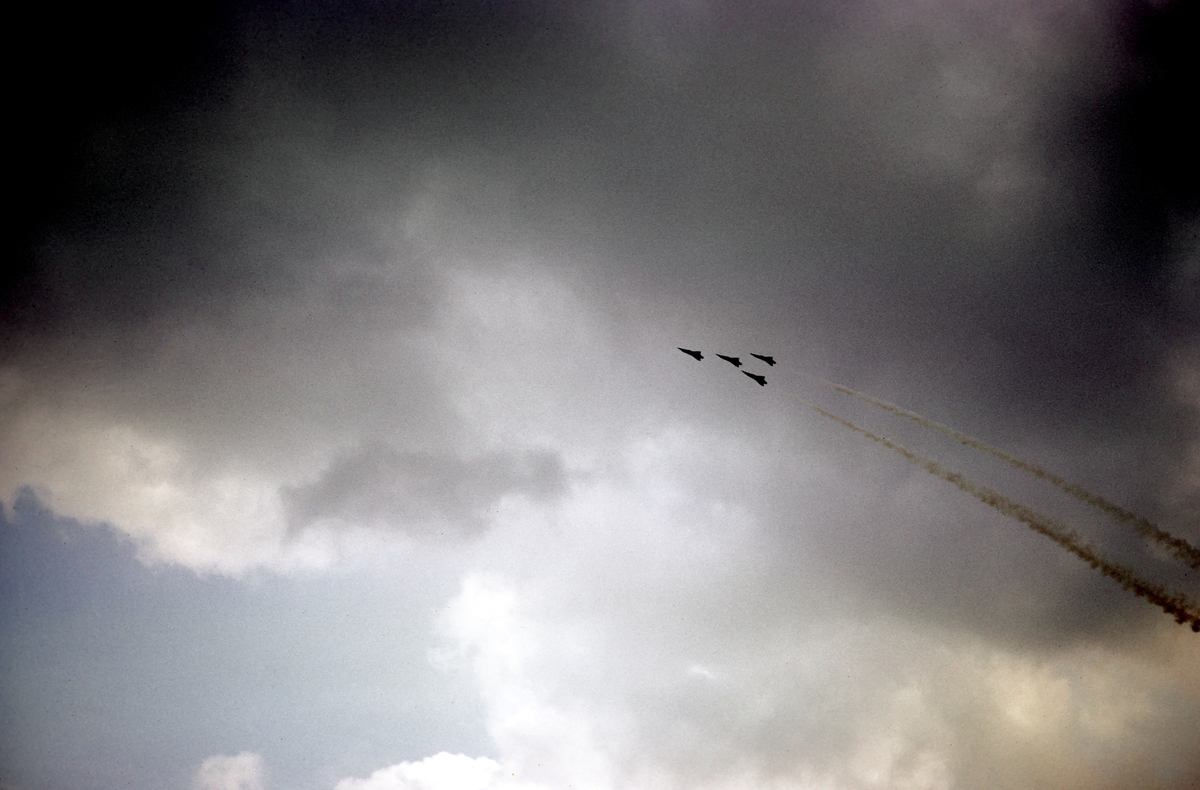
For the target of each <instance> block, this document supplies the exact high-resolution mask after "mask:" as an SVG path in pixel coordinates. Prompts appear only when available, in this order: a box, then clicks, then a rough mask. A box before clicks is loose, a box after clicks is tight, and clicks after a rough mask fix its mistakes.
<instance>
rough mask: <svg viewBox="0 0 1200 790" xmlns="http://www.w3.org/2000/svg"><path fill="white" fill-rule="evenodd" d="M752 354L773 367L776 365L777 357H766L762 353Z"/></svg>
mask: <svg viewBox="0 0 1200 790" xmlns="http://www.w3.org/2000/svg"><path fill="white" fill-rule="evenodd" d="M750 356H752V357H754V358H755V359H761V360H762V361H763V362H766V363H767V364H768V365H770V366H771V367H775V357H764V356H763V355H762V354H751V355H750Z"/></svg>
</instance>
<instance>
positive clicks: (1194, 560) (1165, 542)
mask: <svg viewBox="0 0 1200 790" xmlns="http://www.w3.org/2000/svg"><path fill="white" fill-rule="evenodd" d="M818 381H820V382H821V383H822V384H824V385H825V386H827V387H831V388H833V389H835V390H837V391H838V392H841V393H843V394H845V395H849V396H850V397H852V398H858V399H859V400H860V401H863V402H864V403H869V404H871V405H872V406H876V407H878V408H880V409H883V410H884V411H887V412H891V413H892V414H895V415H897V416H900V417H904V418H906V419H909V420H912V421H913V422H915V423H917V424H918V425H923V426H924V427H926V428H932V429H933V430H935V431H937V432H939V433H942V434H945V435H946V436H949V437H950V438H951V439H954V440H955V441H957V442H960V443H962V444H965V445H966V446H967V447H973V448H975V449H976V450H982V451H983V452H985V453H987V454H989V455H991V456H993V457H995V458H999V459H1000V460H1001V461H1004V462H1005V463H1006V464H1009V465H1010V466H1014V467H1016V468H1017V469H1020V470H1021V471H1024V472H1028V473H1029V474H1031V475H1033V476H1034V477H1037V478H1038V479H1040V480H1045V481H1046V482H1047V483H1049V484H1050V485H1052V486H1054V487H1055V488H1058V489H1059V490H1061V491H1064V492H1066V493H1068V494H1070V495H1071V496H1073V497H1075V498H1076V499H1078V500H1080V501H1081V502H1086V503H1087V504H1089V505H1092V506H1093V507H1096V508H1099V509H1100V510H1103V511H1104V512H1105V513H1108V514H1109V515H1110V516H1112V517H1113V518H1115V519H1116V520H1117V521H1119V522H1121V523H1123V524H1129V525H1130V526H1132V527H1133V528H1134V529H1135V530H1137V532H1138V534H1139V535H1141V536H1142V537H1144V538H1146V539H1147V540H1152V541H1154V542H1155V543H1157V544H1159V545H1160V546H1162V547H1163V548H1165V549H1166V550H1167V551H1169V552H1170V553H1171V554H1173V555H1175V556H1176V557H1177V558H1179V559H1180V560H1182V561H1183V562H1184V563H1185V564H1186V565H1189V566H1190V567H1192V568H1195V569H1197V570H1200V549H1197V548H1196V547H1195V546H1193V545H1192V544H1190V543H1188V542H1187V541H1186V540H1184V539H1183V538H1177V537H1175V536H1174V535H1172V534H1171V533H1169V532H1167V531H1166V530H1164V529H1162V528H1161V527H1159V526H1158V525H1157V524H1155V523H1154V522H1152V521H1150V520H1149V519H1145V518H1142V517H1141V516H1139V515H1137V514H1136V513H1131V512H1129V511H1128V510H1126V509H1125V508H1123V507H1121V506H1120V505H1117V504H1115V503H1113V502H1110V501H1108V500H1107V499H1105V498H1104V497H1102V496H1100V495H1099V494H1093V493H1092V492H1091V491H1088V490H1087V489H1085V488H1083V487H1082V486H1080V485H1076V484H1075V483H1072V482H1070V481H1069V480H1064V479H1063V478H1061V477H1059V476H1058V475H1056V474H1054V473H1053V472H1050V471H1048V470H1046V469H1043V468H1042V467H1040V466H1038V465H1037V464H1034V463H1030V462H1029V461H1022V460H1021V459H1020V458H1016V457H1014V456H1011V455H1009V454H1008V453H1006V452H1004V451H1003V450H998V449H996V448H995V447H992V446H990V445H988V444H985V443H984V442H981V441H980V440H978V439H975V438H972V437H970V436H967V435H966V434H964V433H961V432H959V431H956V430H954V429H953V428H950V427H949V426H946V425H942V424H941V423H937V422H934V421H933V420H928V419H926V418H924V417H922V416H921V415H919V414H914V413H913V412H911V411H908V410H907V409H902V408H900V407H899V406H896V405H893V404H891V403H888V402H887V401H882V400H879V399H878V398H873V397H871V396H870V395H867V394H865V393H862V392H858V391H856V390H852V389H850V388H849V387H843V386H842V385H840V384H834V383H833V382H832V381H826V380H825V379H818Z"/></svg>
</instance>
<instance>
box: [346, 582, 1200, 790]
mask: <svg viewBox="0 0 1200 790" xmlns="http://www.w3.org/2000/svg"><path fill="white" fill-rule="evenodd" d="M565 583H566V582H565V580H564V579H560V580H559V581H557V582H550V583H549V584H548V580H547V579H545V578H540V579H536V580H530V582H529V583H526V584H514V583H513V582H511V581H506V580H504V579H501V578H498V577H482V576H472V577H469V578H467V579H466V580H465V581H464V583H463V586H462V589H461V592H460V593H459V594H458V595H457V596H456V597H455V598H454V599H453V600H452V601H451V602H450V603H449V605H448V606H447V607H446V608H445V610H444V613H443V615H442V618H441V622H440V630H441V633H442V634H443V636H444V637H445V638H446V639H447V640H448V642H449V645H448V650H447V651H444V652H443V653H442V656H441V659H440V660H442V661H446V660H457V661H462V662H465V663H466V664H467V665H468V666H469V667H470V669H471V671H472V673H473V675H474V677H475V680H476V682H477V684H478V687H479V691H480V693H481V695H482V697H483V700H484V702H485V705H486V710H487V714H486V716H487V724H488V731H489V733H490V735H491V736H492V739H493V741H494V743H495V753H494V754H493V755H492V756H491V757H487V758H485V757H479V758H474V759H472V758H468V757H465V756H463V755H457V756H451V755H446V754H441V755H436V756H435V757H431V758H428V759H427V760H425V761H421V762H412V763H401V764H399V765H397V766H392V767H391V768H388V769H384V770H382V771H379V772H377V773H376V774H374V775H373V776H372V777H371V779H369V780H344V781H343V783H342V784H339V785H338V790H351V789H353V790H359V788H362V789H363V790H366V788H371V790H375V788H380V789H382V788H410V787H412V788H416V787H421V788H424V787H431V788H432V787H440V786H441V785H439V784H436V783H435V782H436V781H440V780H441V777H442V776H444V775H447V774H449V773H450V772H452V771H459V770H461V771H466V772H468V776H470V777H472V778H471V779H470V780H468V781H470V782H471V784H470V786H472V787H475V786H478V787H486V788H491V787H493V786H496V787H500V786H504V785H503V784H500V783H499V779H500V778H503V780H505V781H513V782H515V783H517V786H521V787H526V786H536V787H566V786H573V787H595V788H600V789H601V790H604V789H605V788H617V787H629V786H634V787H645V788H664V789H665V788H678V787H699V788H711V789H712V790H717V789H718V788H720V789H722V790H724V789H725V788H754V789H755V790H758V789H761V790H782V789H783V788H814V787H816V788H828V789H829V790H850V789H851V788H854V789H859V788H870V787H896V788H912V789H914V790H915V789H921V790H946V789H947V788H952V787H989V788H1017V787H1024V786H1027V785H1028V783H1029V782H1030V781H1035V782H1037V783H1038V784H1046V785H1055V786H1075V785H1079V786H1094V785H1096V782H1097V781H1098V779H1099V777H1100V776H1101V775H1103V776H1105V777H1108V778H1110V779H1112V780H1113V781H1117V782H1121V783H1128V784H1136V785H1139V786H1141V785H1145V786H1148V787H1163V788H1166V787H1171V786H1174V783H1176V782H1178V781H1181V780H1183V779H1184V777H1187V776H1190V775H1191V774H1190V772H1192V771H1194V770H1195V769H1196V765H1195V764H1194V763H1195V761H1194V759H1192V758H1182V759H1181V757H1180V755H1181V753H1182V752H1181V751H1180V750H1181V749H1182V750H1183V751H1184V752H1186V751H1187V748H1186V746H1185V742H1186V741H1188V739H1189V736H1188V735H1187V734H1186V733H1185V731H1186V722H1187V721H1189V714H1188V710H1189V705H1190V704H1191V702H1192V701H1200V697H1197V694H1200V687H1197V686H1196V685H1195V683H1194V682H1193V681H1192V680H1191V679H1189V670H1188V669H1186V666H1185V665H1186V662H1188V661H1189V660H1191V659H1190V658H1189V657H1192V656H1194V654H1195V653H1196V650H1197V649H1198V648H1197V646H1196V643H1195V638H1194V636H1192V635H1191V634H1190V633H1184V632H1182V631H1180V630H1178V629H1175V630H1171V629H1170V628H1167V629H1160V630H1158V631H1156V632H1155V633H1154V634H1151V635H1149V636H1148V638H1146V639H1143V640H1141V641H1139V642H1137V643H1135V644H1125V645H1124V646H1121V647H1117V648H1115V649H1109V648H1105V647H1101V646H1098V645H1088V644H1079V645H1076V646H1074V647H1072V648H1070V649H1066V650H1060V651H1056V652H1054V653H1051V654H1045V655H1040V656H1031V655H1025V654H1023V653H1022V651H1020V650H1017V651H1009V650H1005V649H1001V648H997V647H995V646H992V645H989V644H986V643H984V642H982V641H980V640H977V639H975V638H973V637H971V636H969V635H967V634H963V633H957V634H956V633H953V632H948V631H936V630H925V629H917V628H914V627H913V625H912V624H907V623H903V622H897V621H889V620H886V619H883V618H879V619H874V620H872V621H870V622H858V623H853V622H847V621H845V620H834V619H825V618H823V617H821V616H820V615H818V616H817V617H816V619H815V621H814V622H812V623H810V624H809V625H807V626H800V627H798V625H797V623H796V621H795V620H794V619H788V618H784V619H780V620H778V621H776V622H775V623H773V624H771V625H765V628H766V632H767V633H766V634H764V633H763V632H761V631H756V632H755V633H754V635H753V636H748V635H747V636H743V637H738V636H736V635H734V634H733V633H731V632H730V631H728V630H718V629H717V627H716V623H714V622H706V621H705V620H704V618H703V617H702V616H700V617H696V616H695V613H692V612H689V610H688V609H687V607H686V604H685V599H686V596H687V595H688V593H687V592H686V591H685V589H684V588H682V587H677V588H676V597H675V598H674V600H673V601H672V602H671V603H670V604H668V605H665V606H664V605H660V604H656V603H654V602H653V599H649V600H647V601H645V602H644V603H642V604H641V605H639V603H637V602H634V601H624V600H623V599H620V598H612V599H609V601H608V602H607V603H606V604H605V605H603V606H602V607H597V608H596V609H594V610H593V611H592V612H590V613H584V612H580V611H579V610H578V609H576V608H574V607H569V608H563V607H561V606H560V605H559V604H558V603H557V602H558V601H559V600H561V598H562V597H563V596H564V594H565V595H568V596H569V595H573V594H574V593H573V592H571V591H568V590H567V589H564V587H563V585H564V584H565ZM764 604H765V602H764ZM681 615H682V616H683V617H684V618H685V619H686V620H687V622H688V623H689V624H690V628H679V627H678V626H677V625H676V624H674V623H672V622H671V621H672V620H678V619H679V618H680V616H681ZM760 625H764V624H762V623H761V621H760ZM689 630H690V631H691V632H692V633H690V634H689V633H688V631H689ZM647 633H654V634H655V636H656V638H655V639H653V640H652V641H647V640H646V639H645V635H646V634H647ZM709 640H711V641H709ZM698 646H702V648H703V650H704V653H703V658H704V662H705V664H704V665H705V670H704V671H703V672H697V671H696V670H697V667H698V665H697V663H696V662H695V661H694V659H695V657H696V656H697V654H696V652H694V651H695V650H696V648H697V647H698ZM455 656H457V658H454V657H455ZM1147 658H1150V661H1149V663H1147ZM689 659H693V660H691V661H689ZM708 667H715V668H716V669H713V670H710V669H708ZM1164 693H1166V694H1174V695H1178V696H1177V697H1176V699H1177V701H1178V702H1179V704H1178V705H1171V706H1167V707H1164V706H1162V705H1161V704H1159V703H1158V702H1157V700H1159V698H1160V695H1162V694H1164ZM1097 772H1099V773H1097ZM427 777H428V778H427ZM434 777H437V778H436V779H435V778H434ZM421 781H424V782H426V784H420V783H419V782H421ZM360 782H378V784H359V783H360ZM488 782H497V784H495V785H493V784H489V783H488Z"/></svg>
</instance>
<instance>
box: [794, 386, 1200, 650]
mask: <svg viewBox="0 0 1200 790" xmlns="http://www.w3.org/2000/svg"><path fill="white" fill-rule="evenodd" d="M793 397H794V396H793ZM796 400H797V401H799V402H800V403H802V404H803V405H805V406H807V407H808V408H810V409H812V410H813V411H815V412H816V413H817V414H820V415H821V416H823V417H826V418H828V419H830V420H833V421H834V422H836V423H838V424H840V425H844V426H845V427H847V428H849V429H850V430H852V431H854V432H856V433H859V434H861V435H863V436H865V437H867V438H868V439H870V440H871V441H873V442H877V443H879V444H881V445H883V446H884V447H886V448H888V449H889V450H894V451H896V452H897V453H899V454H900V455H902V456H904V457H905V458H906V459H908V460H909V461H911V462H912V463H914V464H916V465H917V466H919V467H921V468H922V469H924V470H925V471H926V472H929V473H930V474H931V475H935V476H937V477H940V478H942V479H943V480H945V481H947V482H949V483H953V484H954V485H955V486H957V487H958V488H959V489H960V490H962V491H965V492H966V493H968V494H970V495H971V496H973V497H975V498H976V499H978V500H979V501H980V502H983V503H984V504H985V505H989V506H991V507H993V508H995V509H996V510H998V511H1000V512H1001V513H1003V514H1004V515H1006V516H1009V517H1010V518H1015V519H1016V520H1018V521H1020V522H1021V523H1023V524H1025V525H1026V526H1028V527H1029V528H1030V529H1032V530H1033V531H1034V532H1037V533H1039V534H1041V535H1045V536H1046V537H1047V538H1049V539H1050V540H1052V541H1054V542H1055V543H1057V544H1058V545H1059V546H1061V547H1062V548H1064V549H1066V550H1067V551H1069V552H1071V553H1072V554H1074V555H1075V556H1076V557H1079V558H1080V559H1081V560H1083V561H1084V562H1086V563H1087V564H1088V565H1091V566H1092V567H1093V568H1095V569H1096V570H1098V571H1100V573H1102V574H1104V575H1105V576H1107V577H1109V578H1110V579H1112V580H1114V581H1116V582H1117V583H1118V584H1120V585H1121V586H1122V587H1124V588H1125V589H1126V590H1129V591H1130V592H1132V593H1133V594H1134V595H1137V596H1139V597H1142V598H1145V599H1146V600H1147V601H1149V602H1150V603H1153V604H1156V605H1157V606H1159V607H1160V608H1162V610H1163V611H1164V612H1166V613H1167V614H1169V615H1171V616H1172V617H1174V618H1175V621H1176V622H1178V623H1191V626H1192V630H1193V631H1197V632H1200V607H1197V605H1196V604H1194V603H1192V602H1191V601H1190V600H1188V599H1187V598H1186V597H1185V596H1184V595H1182V594H1180V593H1169V592H1167V591H1166V590H1164V589H1163V588H1161V587H1159V586H1158V585H1156V584H1152V583H1151V582H1148V581H1144V580H1143V579H1140V578H1138V576H1137V575H1136V574H1135V573H1134V572H1133V571H1132V570H1130V569H1129V568H1126V567H1125V566H1123V565H1120V564H1118V563H1115V562H1110V561H1109V560H1106V559H1105V558H1103V557H1101V556H1100V555H1099V554H1098V553H1097V552H1096V550H1095V549H1094V548H1092V547H1091V546H1090V545H1088V543H1087V542H1086V541H1085V540H1084V539H1083V538H1081V537H1080V536H1079V535H1078V534H1077V533H1076V532H1074V531H1073V530H1071V529H1070V528H1069V527H1067V526H1066V525H1064V524H1061V523H1059V522H1058V521H1056V520H1055V519H1053V518H1050V517H1049V516H1046V515H1043V514H1041V513H1038V512H1037V511H1036V510H1033V509H1031V508H1028V507H1026V506H1025V505H1022V504H1020V503H1018V502H1014V501H1013V500H1011V499H1009V498H1008V497H1006V496H1004V495H1003V494H1000V493H998V492H996V491H993V490H992V489H990V488H987V487H986V486H982V485H980V484H978V483H976V482H974V481H972V480H968V479H967V478H966V477H963V476H962V475H961V474H959V473H958V472H952V471H950V470H949V469H946V468H945V467H943V466H942V465H941V464H939V463H938V462H937V461H934V460H933V459H931V458H925V457H924V456H921V455H917V454H916V453H914V452H912V451H911V450H909V449H907V448H905V447H902V446H900V445H898V444H896V443H895V442H893V441H891V440H889V439H885V438H884V437H882V436H878V435H876V434H874V433H871V432H870V431H868V430H867V429H865V428H861V427H859V426H857V425H855V424H854V423H852V422H850V421H849V420H846V419H843V418H841V417H839V416H837V415H836V414H833V413H831V412H828V411H825V410H824V409H822V408H821V407H820V406H817V405H816V404H813V403H809V402H808V401H806V400H804V399H803V398H796Z"/></svg>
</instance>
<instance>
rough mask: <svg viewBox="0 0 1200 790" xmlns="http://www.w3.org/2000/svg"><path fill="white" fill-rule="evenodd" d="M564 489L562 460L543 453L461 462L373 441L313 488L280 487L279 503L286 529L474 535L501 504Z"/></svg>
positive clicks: (344, 458) (329, 471)
mask: <svg viewBox="0 0 1200 790" xmlns="http://www.w3.org/2000/svg"><path fill="white" fill-rule="evenodd" d="M564 486H565V474H564V471H563V468H562V462H561V460H560V459H559V458H558V457H557V456H556V455H554V454H552V453H550V452H547V451H540V452H528V453H525V454H524V455H520V454H516V453H493V454H491V455H488V456H485V457H483V458H475V459H466V460H464V459H461V458H459V457H457V456H454V455H451V454H448V453H440V454H438V453H428V452H426V453H416V452H414V453H401V452H399V451H397V450H395V449H394V448H391V447H387V446H385V445H382V444H379V443H373V444H368V445H365V446H363V447H361V448H359V449H358V450H357V451H355V452H354V453H352V454H349V455H345V456H342V457H341V458H339V459H337V460H336V461H335V462H334V463H333V465H332V466H330V468H329V469H327V470H326V471H325V472H324V474H322V476H321V478H320V479H319V480H317V481H316V482H314V483H310V484H308V485H304V486H297V487H293V488H287V489H285V490H284V491H283V500H284V505H285V507H286V508H287V511H288V514H289V518H288V521H289V525H290V528H291V529H292V530H300V529H303V528H305V527H307V526H309V525H311V524H313V523H326V524H327V523H332V524H334V525H338V524H341V525H351V526H355V527H363V526H366V527H375V528H384V529H399V530H403V531H406V532H410V533H412V534H430V533H432V532H434V531H435V530H436V531H443V530H449V531H451V532H456V533H465V534H472V533H478V532H479V531H481V530H482V529H484V528H485V526H486V520H485V517H484V511H485V510H486V509H487V508H488V507H489V506H493V505H495V504H496V503H497V501H498V500H499V499H500V498H502V497H504V496H508V495H526V496H530V497H533V498H536V499H546V498H548V497H551V496H554V495H557V494H559V493H561V492H562V490H563V488H564Z"/></svg>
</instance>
